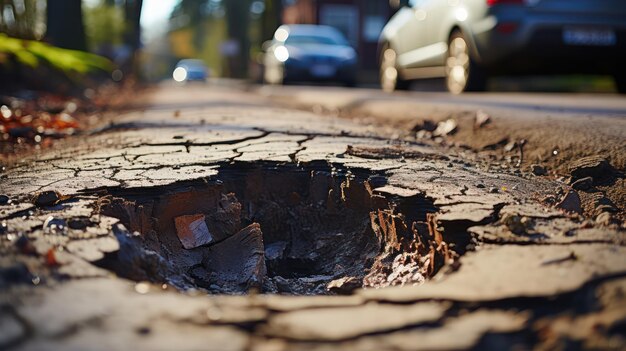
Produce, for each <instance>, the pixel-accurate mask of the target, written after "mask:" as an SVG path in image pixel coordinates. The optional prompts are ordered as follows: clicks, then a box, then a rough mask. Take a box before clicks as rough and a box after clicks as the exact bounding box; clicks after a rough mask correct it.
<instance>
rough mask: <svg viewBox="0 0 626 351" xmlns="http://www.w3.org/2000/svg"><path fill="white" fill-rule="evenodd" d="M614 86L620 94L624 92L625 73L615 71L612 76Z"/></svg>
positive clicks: (625, 84) (625, 89)
mask: <svg viewBox="0 0 626 351" xmlns="http://www.w3.org/2000/svg"><path fill="white" fill-rule="evenodd" d="M613 79H614V80H615V87H616V88H617V92H618V93H620V94H626V73H617V74H615V75H614V76H613Z"/></svg>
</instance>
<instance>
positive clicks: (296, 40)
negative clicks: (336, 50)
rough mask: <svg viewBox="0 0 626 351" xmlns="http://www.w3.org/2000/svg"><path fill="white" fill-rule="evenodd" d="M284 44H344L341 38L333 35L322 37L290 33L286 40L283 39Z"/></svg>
mask: <svg viewBox="0 0 626 351" xmlns="http://www.w3.org/2000/svg"><path fill="white" fill-rule="evenodd" d="M285 44H290V45H294V44H295V45H297V44H301V45H302V44H323V45H346V43H345V42H344V41H342V40H341V38H333V37H323V36H318V35H299V34H292V35H290V36H289V37H288V38H287V40H285Z"/></svg>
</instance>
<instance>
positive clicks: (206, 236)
mask: <svg viewBox="0 0 626 351" xmlns="http://www.w3.org/2000/svg"><path fill="white" fill-rule="evenodd" d="M175 222H176V234H177V235H178V238H179V239H180V242H181V243H182V244H183V247H184V248H185V249H193V248H196V247H198V246H202V245H206V244H209V243H211V242H212V241H213V236H211V233H209V228H208V227H207V225H206V222H205V217H204V215H202V214H196V215H188V216H180V217H176V218H175Z"/></svg>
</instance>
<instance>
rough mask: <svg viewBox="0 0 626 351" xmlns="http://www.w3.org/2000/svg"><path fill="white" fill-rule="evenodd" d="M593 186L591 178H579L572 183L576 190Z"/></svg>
mask: <svg viewBox="0 0 626 351" xmlns="http://www.w3.org/2000/svg"><path fill="white" fill-rule="evenodd" d="M592 186H593V178H591V177H585V178H580V179H578V180H576V181H575V182H573V183H572V188H574V189H576V190H588V189H590V188H591V187H592Z"/></svg>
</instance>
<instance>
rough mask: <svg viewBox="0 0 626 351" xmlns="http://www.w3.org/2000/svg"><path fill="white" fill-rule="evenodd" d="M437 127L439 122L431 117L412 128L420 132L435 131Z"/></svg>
mask: <svg viewBox="0 0 626 351" xmlns="http://www.w3.org/2000/svg"><path fill="white" fill-rule="evenodd" d="M435 129H437V124H435V122H433V121H431V120H429V119H425V120H424V121H423V122H420V123H417V124H416V125H415V126H413V129H412V130H413V131H414V132H419V131H425V132H433V131H435Z"/></svg>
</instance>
